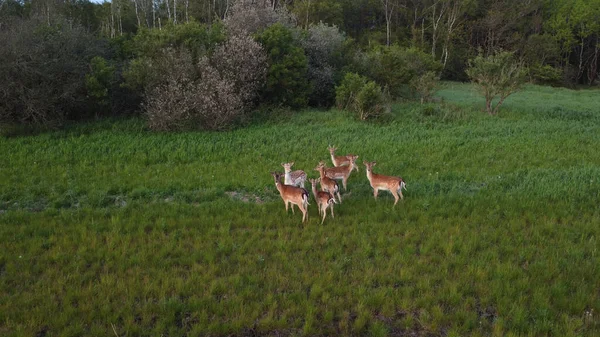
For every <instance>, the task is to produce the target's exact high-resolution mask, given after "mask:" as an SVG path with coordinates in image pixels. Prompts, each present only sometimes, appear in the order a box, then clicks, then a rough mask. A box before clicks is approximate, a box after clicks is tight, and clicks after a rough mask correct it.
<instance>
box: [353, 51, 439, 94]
mask: <svg viewBox="0 0 600 337" xmlns="http://www.w3.org/2000/svg"><path fill="white" fill-rule="evenodd" d="M356 61H357V65H356V67H357V70H358V71H359V72H360V73H362V74H365V75H367V76H368V77H370V78H371V79H373V80H375V82H377V83H379V84H380V85H382V86H384V87H386V88H388V90H389V91H390V94H391V95H392V96H393V97H401V96H407V97H411V96H414V95H415V94H416V93H417V92H416V87H415V86H414V84H415V83H416V82H414V81H415V79H416V78H420V77H422V76H425V75H426V74H427V73H429V72H433V73H439V72H440V71H441V69H442V65H441V64H440V63H439V62H437V61H435V60H434V59H433V57H432V56H431V55H430V54H427V53H424V52H422V51H420V50H418V49H415V48H408V49H405V48H401V47H399V46H398V45H392V46H389V47H386V46H377V47H375V48H374V49H373V50H372V51H370V52H369V53H367V54H366V55H360V54H359V55H358V58H357V60H356Z"/></svg>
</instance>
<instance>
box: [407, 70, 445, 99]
mask: <svg viewBox="0 0 600 337" xmlns="http://www.w3.org/2000/svg"><path fill="white" fill-rule="evenodd" d="M439 80H440V78H439V76H438V75H437V74H436V73H435V72H433V71H428V72H426V73H424V74H422V75H420V76H416V77H414V78H413V79H412V80H411V82H410V87H411V88H412V90H413V91H414V92H415V93H416V94H417V96H418V98H419V100H420V101H421V104H423V103H425V102H429V100H430V99H431V96H433V93H434V92H435V89H436V88H437V86H438V83H439Z"/></svg>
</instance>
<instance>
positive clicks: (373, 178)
mask: <svg viewBox="0 0 600 337" xmlns="http://www.w3.org/2000/svg"><path fill="white" fill-rule="evenodd" d="M363 164H365V166H366V167H367V178H368V179H369V182H370V183H371V187H373V190H374V192H373V195H374V196H375V199H377V192H378V191H379V190H383V191H390V192H392V194H393V195H394V199H396V201H394V206H396V203H398V200H399V199H404V196H403V195H402V189H403V188H404V189H405V190H406V183H405V182H404V180H403V179H402V178H400V177H390V176H384V175H381V174H375V173H373V166H375V164H377V162H370V163H369V162H366V161H365V162H363ZM398 193H400V197H398Z"/></svg>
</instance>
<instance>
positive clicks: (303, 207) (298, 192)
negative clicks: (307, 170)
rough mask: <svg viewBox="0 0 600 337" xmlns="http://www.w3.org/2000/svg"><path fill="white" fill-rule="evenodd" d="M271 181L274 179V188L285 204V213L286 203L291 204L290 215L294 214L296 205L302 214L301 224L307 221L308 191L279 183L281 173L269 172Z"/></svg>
mask: <svg viewBox="0 0 600 337" xmlns="http://www.w3.org/2000/svg"><path fill="white" fill-rule="evenodd" d="M271 175H272V176H273V179H275V187H277V190H278V191H279V195H281V199H283V202H284V203H285V212H286V213H287V210H288V203H291V204H292V214H293V213H294V205H297V206H298V208H300V211H301V212H302V222H304V220H305V219H308V212H307V211H308V205H309V203H308V191H307V190H305V189H304V188H300V187H296V186H289V185H284V184H282V183H281V173H278V172H271Z"/></svg>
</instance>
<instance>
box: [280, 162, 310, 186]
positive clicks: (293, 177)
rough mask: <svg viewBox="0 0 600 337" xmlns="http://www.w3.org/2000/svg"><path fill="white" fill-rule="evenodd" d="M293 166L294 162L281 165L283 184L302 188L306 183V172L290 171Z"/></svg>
mask: <svg viewBox="0 0 600 337" xmlns="http://www.w3.org/2000/svg"><path fill="white" fill-rule="evenodd" d="M293 165H294V162H290V163H281V166H283V169H284V171H285V179H284V184H286V185H291V186H298V187H302V188H304V183H305V182H306V172H304V171H302V170H296V171H292V166H293Z"/></svg>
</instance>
